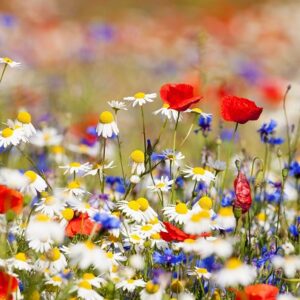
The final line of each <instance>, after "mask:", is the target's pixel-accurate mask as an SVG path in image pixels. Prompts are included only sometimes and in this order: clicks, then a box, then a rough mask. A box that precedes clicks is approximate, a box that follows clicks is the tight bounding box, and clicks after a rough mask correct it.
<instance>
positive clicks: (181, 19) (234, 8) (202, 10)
mask: <svg viewBox="0 0 300 300" xmlns="http://www.w3.org/2000/svg"><path fill="white" fill-rule="evenodd" d="M299 15H300V4H299V1H297V0H295V1H289V0H285V1H276V0H272V1H263V0H259V1H253V0H252V1H250V0H249V1H246V0H240V1H238V0H236V1H234V0H209V1H205V0H184V1H179V0H152V1H146V0H145V1H139V0H135V1H130V0H124V1H117V0H106V1H105V0H90V1H87V0H86V1H83V0H72V1H70V0H47V1H45V0H26V1H24V0H1V1H0V56H2V57H5V56H8V57H10V58H12V59H14V60H15V61H18V62H21V63H22V67H21V69H8V70H7V71H6V73H5V76H4V79H3V82H2V83H1V84H0V97H1V120H4V119H6V118H7V117H9V116H11V115H12V114H14V113H15V112H16V111H17V109H18V108H19V107H24V108H27V109H29V110H30V111H31V112H33V114H35V117H36V118H37V120H38V118H41V119H43V118H45V116H46V117H49V116H50V117H49V118H54V119H55V122H56V125H57V124H59V125H61V126H62V127H64V126H67V125H69V124H70V123H72V124H74V123H76V122H77V123H78V124H79V125H78V126H79V127H80V126H82V127H84V126H86V124H89V123H90V122H93V121H95V122H96V119H97V116H98V113H99V112H100V111H101V110H102V109H104V108H106V107H107V105H106V101H108V100H120V99H122V98H123V97H125V96H130V95H133V94H135V93H136V92H139V91H143V92H149V93H150V92H159V88H160V86H161V85H162V84H163V83H166V82H182V81H185V82H189V83H191V84H193V85H194V86H195V87H196V88H197V89H198V91H199V93H200V94H202V95H203V96H204V99H203V101H202V102H201V103H200V107H201V108H202V109H203V110H204V111H206V112H212V113H214V114H215V116H216V117H217V116H218V113H219V106H218V103H219V99H220V97H221V96H222V95H224V94H226V93H231V94H236V95H239V96H243V97H248V98H250V99H252V100H255V101H256V102H257V103H258V104H259V105H261V106H263V107H264V108H265V110H264V113H263V115H262V120H261V121H260V122H259V123H258V124H257V125H255V126H260V125H261V124H262V122H263V120H266V121H267V120H269V119H270V118H273V119H277V121H279V122H281V121H283V111H282V98H283V94H284V92H285V89H286V86H287V85H288V84H291V85H292V90H291V92H290V94H289V99H288V110H289V118H290V121H291V123H293V122H294V123H296V122H297V121H298V117H299V112H300V86H299V79H300V68H299V63H300V51H299V46H300V34H299V28H300V18H299ZM160 106H161V102H160V100H159V99H158V101H156V103H154V104H153V105H152V104H151V105H149V106H148V109H149V111H148V117H147V123H148V125H153V126H154V128H155V126H156V123H157V122H155V120H157V118H159V117H154V116H153V115H152V113H151V112H150V111H152V110H154V109H155V108H158V107H160ZM137 111H138V110H137ZM53 116H54V117H53ZM129 116H130V118H129ZM129 116H128V114H127V115H125V116H124V117H123V118H124V120H125V127H126V126H128V128H131V126H136V124H137V122H139V121H140V120H139V116H138V115H136V117H135V114H129ZM121 118H122V116H121ZM124 120H122V121H124ZM159 126H161V124H160V125H159Z"/></svg>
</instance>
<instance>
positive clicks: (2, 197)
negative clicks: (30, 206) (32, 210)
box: [0, 185, 23, 214]
mask: <svg viewBox="0 0 300 300" xmlns="http://www.w3.org/2000/svg"><path fill="white" fill-rule="evenodd" d="M22 208H23V196H22V194H21V193H19V192H18V191H15V190H13V189H10V188H8V187H7V186H5V185H0V214H5V213H6V212H7V211H8V210H13V211H14V212H15V213H16V214H19V213H20V212H21V211H22Z"/></svg>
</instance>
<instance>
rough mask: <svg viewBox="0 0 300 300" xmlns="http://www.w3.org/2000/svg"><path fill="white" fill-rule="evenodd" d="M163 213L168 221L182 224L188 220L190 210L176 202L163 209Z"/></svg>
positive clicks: (183, 204) (181, 203)
mask: <svg viewBox="0 0 300 300" xmlns="http://www.w3.org/2000/svg"><path fill="white" fill-rule="evenodd" d="M163 213H164V215H165V216H166V217H167V218H168V220H169V221H174V222H176V223H178V224H184V223H185V222H186V221H187V219H188V218H189V213H190V210H189V209H188V207H187V205H186V204H185V203H183V202H178V203H177V204H176V205H170V206H167V207H165V208H163Z"/></svg>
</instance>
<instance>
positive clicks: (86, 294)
mask: <svg viewBox="0 0 300 300" xmlns="http://www.w3.org/2000/svg"><path fill="white" fill-rule="evenodd" d="M74 290H75V291H77V296H78V297H79V298H81V299H85V300H103V299H104V298H103V297H102V296H101V295H100V294H98V293H97V292H96V291H94V290H93V288H92V285H91V284H90V283H89V282H88V281H86V280H82V281H80V282H79V283H78V284H77V285H76V286H75V288H74V289H72V290H71V291H74Z"/></svg>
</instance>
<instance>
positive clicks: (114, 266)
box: [111, 265, 119, 273]
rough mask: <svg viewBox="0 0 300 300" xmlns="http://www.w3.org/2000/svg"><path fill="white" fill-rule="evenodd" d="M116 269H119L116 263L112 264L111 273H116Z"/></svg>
mask: <svg viewBox="0 0 300 300" xmlns="http://www.w3.org/2000/svg"><path fill="white" fill-rule="evenodd" d="M118 270H119V267H118V265H113V266H112V268H111V271H112V272H113V273H117V272H118Z"/></svg>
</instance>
